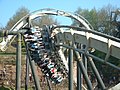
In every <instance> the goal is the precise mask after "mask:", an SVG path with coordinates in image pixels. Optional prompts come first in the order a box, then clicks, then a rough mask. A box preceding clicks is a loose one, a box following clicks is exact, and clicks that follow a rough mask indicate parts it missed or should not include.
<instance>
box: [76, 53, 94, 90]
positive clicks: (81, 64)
mask: <svg viewBox="0 0 120 90" xmlns="http://www.w3.org/2000/svg"><path fill="white" fill-rule="evenodd" d="M75 54H76V56H77V60H78V65H79V67H80V70H81V72H82V74H83V76H84V79H85V81H86V84H87V87H88V89H89V90H92V84H91V82H90V79H89V77H88V75H87V71H86V69H85V67H84V65H83V62H82V59H81V57H80V56H79V52H77V51H75Z"/></svg>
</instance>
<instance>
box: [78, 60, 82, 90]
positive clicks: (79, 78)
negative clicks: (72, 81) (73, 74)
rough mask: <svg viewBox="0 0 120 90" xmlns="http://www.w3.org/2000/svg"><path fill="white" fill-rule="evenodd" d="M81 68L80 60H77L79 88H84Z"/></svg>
mask: <svg viewBox="0 0 120 90" xmlns="http://www.w3.org/2000/svg"><path fill="white" fill-rule="evenodd" d="M81 75H82V74H81V70H80V67H79V61H77V90H82V78H81Z"/></svg>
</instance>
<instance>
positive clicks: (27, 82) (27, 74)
mask: <svg viewBox="0 0 120 90" xmlns="http://www.w3.org/2000/svg"><path fill="white" fill-rule="evenodd" d="M28 85H29V59H28V56H27V55H26V76H25V90H28Z"/></svg>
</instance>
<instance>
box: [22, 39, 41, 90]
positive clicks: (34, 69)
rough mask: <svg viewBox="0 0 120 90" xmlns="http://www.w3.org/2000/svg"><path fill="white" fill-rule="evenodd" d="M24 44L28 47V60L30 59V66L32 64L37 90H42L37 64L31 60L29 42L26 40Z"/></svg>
mask: <svg viewBox="0 0 120 90" xmlns="http://www.w3.org/2000/svg"><path fill="white" fill-rule="evenodd" d="M24 43H25V46H26V52H27V56H28V59H29V64H30V67H31V71H32V75H33V79H34V83H35V88H36V90H41V87H40V83H39V78H38V76H37V73H36V71H37V69H36V67H35V62H34V60H31V57H30V52H29V50H28V42H25V40H24Z"/></svg>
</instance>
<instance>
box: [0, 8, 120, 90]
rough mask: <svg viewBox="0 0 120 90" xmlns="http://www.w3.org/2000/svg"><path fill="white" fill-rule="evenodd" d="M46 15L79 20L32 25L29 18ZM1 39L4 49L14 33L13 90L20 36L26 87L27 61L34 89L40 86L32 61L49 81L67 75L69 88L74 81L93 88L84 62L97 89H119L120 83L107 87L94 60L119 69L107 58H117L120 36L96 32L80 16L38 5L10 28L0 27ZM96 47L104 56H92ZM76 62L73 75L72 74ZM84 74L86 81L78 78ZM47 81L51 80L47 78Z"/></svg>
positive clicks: (85, 88)
mask: <svg viewBox="0 0 120 90" xmlns="http://www.w3.org/2000/svg"><path fill="white" fill-rule="evenodd" d="M46 15H55V16H62V17H68V18H71V19H72V20H75V21H77V22H78V25H77V26H71V25H44V26H42V27H35V26H33V24H32V20H34V19H35V18H38V17H42V16H46ZM1 33H3V34H1V35H2V37H3V41H2V42H1V43H0V49H1V50H2V51H5V50H6V49H7V48H8V46H9V45H10V44H11V43H12V41H13V40H14V38H15V37H17V52H16V55H17V58H16V90H20V87H21V81H20V80H21V37H23V40H24V43H25V47H26V58H27V59H26V62H27V63H26V82H25V85H26V86H25V90H27V89H28V79H29V77H28V68H27V67H28V66H29V65H30V67H31V71H32V75H33V78H34V82H35V88H36V90H41V87H40V84H39V79H38V76H37V74H36V67H35V63H36V64H37V65H38V66H39V67H40V68H41V71H42V72H43V73H44V75H45V77H46V78H47V80H48V86H49V90H51V87H50V83H55V84H59V83H61V82H62V81H63V80H64V77H66V78H68V81H69V85H68V86H69V87H68V88H69V90H73V83H75V84H76V87H77V90H82V89H83V90H96V89H95V88H94V86H93V84H92V82H91V79H90V78H89V74H88V70H87V63H89V64H90V67H91V69H92V71H93V73H94V75H95V78H96V80H97V83H98V85H99V88H98V89H97V90H107V89H109V90H119V89H120V84H117V85H116V86H114V87H112V88H107V87H106V86H105V84H104V82H103V80H102V77H101V76H100V74H99V71H98V70H97V68H96V66H95V63H94V61H93V59H94V60H97V61H99V62H101V63H103V64H106V65H109V66H111V67H113V68H115V69H118V70H119V71H120V67H118V66H116V65H114V64H112V63H111V62H108V59H109V57H110V56H113V57H115V58H118V59H120V54H119V52H120V39H118V38H115V37H112V36H109V35H106V34H103V33H100V32H97V31H95V30H94V29H93V27H92V26H91V24H90V23H89V22H88V21H87V20H86V19H85V18H84V17H82V16H80V15H77V14H72V13H68V12H65V11H61V10H55V9H41V10H38V11H35V12H32V13H30V14H28V15H26V16H24V17H23V18H21V19H20V20H19V21H18V22H17V23H16V24H15V25H14V26H13V27H12V28H11V29H10V30H8V31H4V32H2V31H1ZM95 50H98V51H100V52H102V53H105V54H106V56H105V58H104V59H103V58H100V57H98V56H95V55H94V54H93V52H94V51H95ZM73 61H75V62H76V63H77V64H76V67H77V69H76V72H77V73H76V77H73V74H74V71H73V69H74V67H73ZM81 75H83V78H84V80H85V85H84V84H83V83H82V82H81V81H82V78H81ZM49 81H50V82H49Z"/></svg>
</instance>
